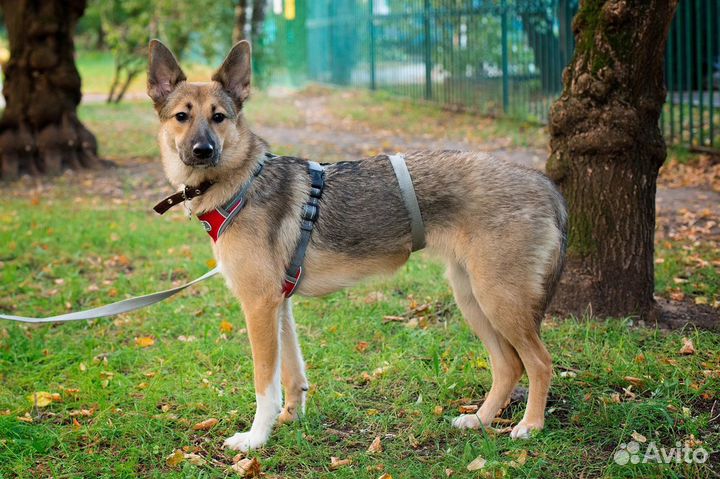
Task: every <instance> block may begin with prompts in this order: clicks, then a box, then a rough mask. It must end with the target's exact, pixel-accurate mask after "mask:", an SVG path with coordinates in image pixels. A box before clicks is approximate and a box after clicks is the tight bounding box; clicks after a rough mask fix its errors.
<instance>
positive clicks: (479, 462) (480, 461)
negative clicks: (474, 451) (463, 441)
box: [467, 456, 487, 472]
mask: <svg viewBox="0 0 720 479" xmlns="http://www.w3.org/2000/svg"><path fill="white" fill-rule="evenodd" d="M486 463H487V461H486V460H485V458H483V457H482V456H478V457H476V458H475V459H473V460H472V462H471V463H470V464H468V465H467V470H468V471H470V472H472V471H479V470H480V469H482V468H483V467H485V464H486Z"/></svg>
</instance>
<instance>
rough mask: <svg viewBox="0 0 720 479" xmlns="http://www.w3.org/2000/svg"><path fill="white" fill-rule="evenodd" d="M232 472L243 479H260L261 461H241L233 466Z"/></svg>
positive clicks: (253, 459)
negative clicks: (252, 478)
mask: <svg viewBox="0 0 720 479" xmlns="http://www.w3.org/2000/svg"><path fill="white" fill-rule="evenodd" d="M232 470H233V471H235V472H237V473H238V474H240V475H241V476H242V477H258V476H259V475H260V461H258V460H257V458H256V457H253V458H252V459H248V458H245V459H240V460H239V461H238V462H236V463H235V464H233V465H232Z"/></svg>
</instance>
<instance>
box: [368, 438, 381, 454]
mask: <svg viewBox="0 0 720 479" xmlns="http://www.w3.org/2000/svg"><path fill="white" fill-rule="evenodd" d="M382 450H383V447H382V443H381V442H380V436H375V439H373V442H372V443H370V447H368V450H367V452H369V453H370V454H377V453H378V452H382Z"/></svg>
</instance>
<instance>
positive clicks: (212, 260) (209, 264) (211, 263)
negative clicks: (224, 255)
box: [206, 258, 217, 269]
mask: <svg viewBox="0 0 720 479" xmlns="http://www.w3.org/2000/svg"><path fill="white" fill-rule="evenodd" d="M206 264H207V267H208V268H210V269H213V268H214V267H215V266H217V261H215V258H210V259H209V260H207V263H206Z"/></svg>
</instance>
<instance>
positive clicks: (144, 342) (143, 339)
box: [135, 336, 155, 348]
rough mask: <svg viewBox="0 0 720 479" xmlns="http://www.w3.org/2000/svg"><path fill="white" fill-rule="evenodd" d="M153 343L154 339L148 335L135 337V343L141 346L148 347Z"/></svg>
mask: <svg viewBox="0 0 720 479" xmlns="http://www.w3.org/2000/svg"><path fill="white" fill-rule="evenodd" d="M153 344H155V340H154V339H153V338H151V337H150V336H140V337H137V338H135V345H136V346H138V347H141V348H149V347H150V346H152V345H153Z"/></svg>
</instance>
